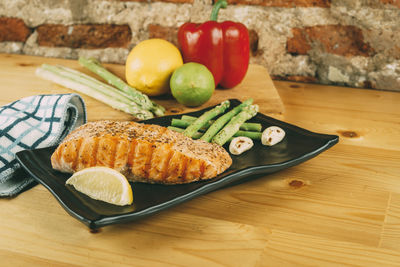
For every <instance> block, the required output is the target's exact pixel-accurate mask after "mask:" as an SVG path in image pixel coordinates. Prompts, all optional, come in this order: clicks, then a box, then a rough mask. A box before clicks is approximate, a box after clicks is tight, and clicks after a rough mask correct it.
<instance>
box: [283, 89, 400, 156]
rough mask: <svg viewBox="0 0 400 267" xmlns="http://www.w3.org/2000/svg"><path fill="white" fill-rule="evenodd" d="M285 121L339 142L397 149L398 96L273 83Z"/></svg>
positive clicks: (399, 142) (399, 130)
mask: <svg viewBox="0 0 400 267" xmlns="http://www.w3.org/2000/svg"><path fill="white" fill-rule="evenodd" d="M275 84H276V86H277V87H278V89H279V90H278V91H279V94H280V95H281V96H282V99H283V101H284V105H285V114H284V115H285V116H284V117H285V118H284V119H285V121H287V122H290V123H293V124H296V125H300V126H302V127H305V128H307V129H310V130H313V131H319V132H326V133H331V134H337V135H339V136H340V137H341V139H340V143H342V144H349V145H355V146H366V147H376V148H384V149H395V150H398V151H399V150H400V138H393V137H396V136H400V123H399V121H400V107H399V103H400V94H399V93H398V92H385V91H376V90H365V89H355V88H346V87H333V86H324V85H315V84H300V83H287V82H276V83H275Z"/></svg>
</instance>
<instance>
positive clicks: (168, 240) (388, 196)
mask: <svg viewBox="0 0 400 267" xmlns="http://www.w3.org/2000/svg"><path fill="white" fill-rule="evenodd" d="M0 62H1V63H0V69H1V72H0V92H1V94H0V104H1V105H2V104H6V103H8V102H11V101H13V100H16V99H18V98H21V97H23V96H27V95H33V94H39V93H60V92H69V91H68V90H66V89H63V88H61V87H59V86H56V85H54V84H51V83H49V82H47V81H43V80H41V79H39V78H36V77H35V76H34V74H33V71H34V69H35V67H36V66H37V64H38V62H49V63H61V64H67V65H70V66H77V65H76V62H73V61H65V60H57V59H45V58H33V57H23V56H16V55H12V56H11V55H0ZM118 69H119V70H120V69H121V66H119V67H118V66H115V69H114V71H117V70H118ZM15 70H21V71H18V72H15ZM257 73H263V72H262V70H261V69H259V68H258V67H257V66H253V67H252V68H251V69H250V74H251V75H255V76H257V75H258V74H257ZM248 82H249V83H254V85H256V84H257V83H256V81H255V80H254V78H253V76H252V78H251V79H250V80H249V81H248ZM248 82H246V84H245V85H244V86H245V87H246V86H247V83H248ZM44 85H46V87H44ZM275 86H276V88H277V90H278V92H279V94H280V96H281V98H282V100H283V103H284V107H285V111H284V113H283V116H282V115H278V114H273V115H276V116H282V118H283V119H284V120H285V121H287V122H289V123H293V124H296V125H298V126H301V127H304V128H307V129H309V130H312V131H316V132H321V133H329V134H337V135H339V136H340V142H339V144H337V145H336V146H334V147H333V148H331V149H329V150H328V151H326V152H324V153H322V154H321V155H319V156H318V157H316V158H314V159H312V160H309V161H307V162H305V163H303V164H301V165H298V166H296V167H293V168H290V169H287V170H284V171H281V172H278V173H275V174H272V175H268V176H265V177H262V178H259V179H256V180H252V181H250V182H247V183H245V184H241V185H237V186H234V187H229V188H226V189H223V190H219V191H216V192H213V193H210V194H207V195H204V196H202V197H199V198H196V199H194V200H191V201H189V202H187V203H185V204H182V205H179V206H177V207H174V208H172V209H169V210H166V211H163V212H161V213H159V214H156V215H154V216H151V217H149V218H146V219H144V220H140V221H137V222H133V223H126V224H121V225H114V226H108V227H104V228H102V229H101V230H100V231H99V232H98V233H96V234H94V233H91V232H90V231H89V230H88V228H86V227H85V226H84V225H83V224H82V223H80V222H78V221H77V220H76V219H74V218H72V217H71V216H69V215H68V214H67V213H66V212H65V211H64V209H63V208H62V207H61V206H60V205H59V204H58V202H57V201H56V199H55V198H54V197H53V196H52V195H51V194H50V193H49V192H48V191H47V190H46V189H45V188H44V187H43V186H41V185H38V186H36V187H34V188H33V189H31V190H29V191H27V192H24V193H23V194H21V195H19V196H18V197H16V198H13V199H0V263H1V264H0V265H1V266H25V265H26V266H28V265H29V266H300V265H307V266H310V265H313V266H346V265H351V266H400V107H399V103H400V93H396V92H384V91H374V90H362V89H353V88H344V87H334V86H323V85H310V84H300V83H292V82H275ZM250 87H252V86H250ZM261 87H262V86H261ZM259 89H260V90H261V91H257V92H253V91H252V92H250V91H244V92H243V95H240V94H239V96H242V97H246V95H247V94H250V95H251V94H255V95H257V96H258V95H259V98H257V99H256V102H264V101H268V96H265V95H263V94H262V93H260V92H262V89H263V88H259ZM265 90H267V89H265ZM218 94H220V93H218ZM221 95H224V96H225V95H226V96H228V97H231V96H230V95H229V91H226V92H224V93H223V94H221ZM85 100H86V102H87V105H88V117H89V120H96V119H104V118H111V119H128V118H129V117H127V115H125V114H123V113H120V112H118V111H114V110H112V109H110V108H108V107H107V106H105V105H103V104H101V103H99V102H97V101H94V100H91V99H90V98H88V97H85ZM159 101H160V103H163V104H166V105H167V107H168V108H169V112H180V111H183V109H181V108H182V107H178V110H173V106H174V105H173V104H172V102H171V101H172V100H171V99H159ZM168 103H169V104H168ZM274 103H275V104H276V105H277V106H276V107H277V109H279V108H280V107H279V101H275V102H274ZM210 104H211V103H210ZM263 107H264V108H265V109H266V107H265V105H264V106H263ZM264 112H268V110H264Z"/></svg>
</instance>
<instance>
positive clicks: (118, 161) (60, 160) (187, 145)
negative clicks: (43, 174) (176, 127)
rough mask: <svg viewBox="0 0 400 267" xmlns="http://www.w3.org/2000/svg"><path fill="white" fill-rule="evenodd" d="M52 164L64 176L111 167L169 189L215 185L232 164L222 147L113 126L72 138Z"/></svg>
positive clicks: (153, 128)
mask: <svg viewBox="0 0 400 267" xmlns="http://www.w3.org/2000/svg"><path fill="white" fill-rule="evenodd" d="M51 161H52V165H53V168H55V169H57V170H60V171H63V172H75V171H79V170H81V169H84V168H88V167H92V166H107V167H110V168H114V169H116V170H118V171H120V172H121V173H123V174H124V175H126V176H127V178H128V179H129V180H132V181H142V182H150V183H165V184H179V183H188V182H192V181H197V180H202V179H210V178H213V177H215V176H217V175H218V174H219V173H221V172H223V171H225V170H226V169H227V168H228V167H229V166H230V165H231V163H232V159H231V158H230V156H229V154H228V153H227V152H226V151H225V150H224V149H223V148H222V147H220V146H218V145H215V144H210V143H206V142H204V141H200V140H192V139H191V138H188V137H186V136H184V135H182V134H180V133H177V132H173V131H171V130H169V129H167V128H165V127H161V126H158V125H145V124H140V123H135V122H111V121H100V122H93V123H88V124H86V125H84V126H81V127H80V128H78V129H77V130H75V131H74V132H72V133H71V134H69V135H68V136H67V137H66V138H65V140H64V141H63V143H62V144H60V146H59V147H58V148H57V149H56V151H55V152H54V154H53V155H52V158H51Z"/></svg>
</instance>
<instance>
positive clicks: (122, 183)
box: [66, 167, 133, 206]
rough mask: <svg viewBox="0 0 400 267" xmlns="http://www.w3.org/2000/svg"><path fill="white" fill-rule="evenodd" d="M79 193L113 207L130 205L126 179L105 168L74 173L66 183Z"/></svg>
mask: <svg viewBox="0 0 400 267" xmlns="http://www.w3.org/2000/svg"><path fill="white" fill-rule="evenodd" d="M66 184H69V185H72V186H73V187H74V188H75V189H76V190H78V191H79V192H81V193H83V194H85V195H87V196H89V197H91V198H93V199H96V200H102V201H104V202H107V203H111V204H114V205H119V206H124V205H130V204H132V201H133V196H132V188H131V185H130V184H129V182H128V180H127V179H126V177H125V176H124V175H123V174H121V173H120V172H118V171H116V170H114V169H111V168H107V167H91V168H87V169H83V170H81V171H78V172H76V173H74V174H73V175H72V176H71V177H70V178H69V179H68V180H67V182H66Z"/></svg>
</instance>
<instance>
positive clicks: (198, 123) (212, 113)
mask: <svg viewBox="0 0 400 267" xmlns="http://www.w3.org/2000/svg"><path fill="white" fill-rule="evenodd" d="M229 105H230V103H229V100H225V101H224V102H222V103H221V104H219V105H218V106H216V107H214V108H213V109H210V110H209V111H206V112H204V113H203V114H202V115H201V116H200V117H198V118H197V119H196V120H195V121H194V122H193V123H192V124H190V125H189V127H187V128H186V129H185V131H183V134H184V135H186V136H188V137H192V136H193V135H194V134H195V133H196V132H197V131H198V130H199V129H200V128H201V127H203V126H204V125H205V124H206V123H207V122H208V121H209V120H211V119H212V118H214V117H216V116H218V115H219V114H221V113H224V112H225V110H226V109H227V108H229Z"/></svg>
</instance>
